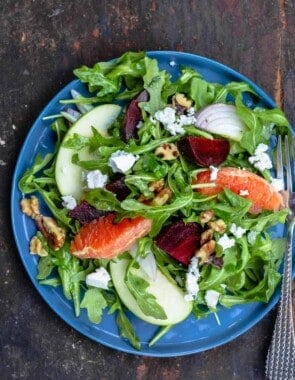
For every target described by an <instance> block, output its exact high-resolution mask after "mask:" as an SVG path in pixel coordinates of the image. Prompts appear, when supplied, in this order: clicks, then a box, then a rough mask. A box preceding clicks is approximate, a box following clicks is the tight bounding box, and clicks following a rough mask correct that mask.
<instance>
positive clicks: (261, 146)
mask: <svg viewBox="0 0 295 380" xmlns="http://www.w3.org/2000/svg"><path fill="white" fill-rule="evenodd" d="M267 150H268V146H267V145H266V144H259V145H257V147H256V149H255V154H260V153H265V152H267Z"/></svg>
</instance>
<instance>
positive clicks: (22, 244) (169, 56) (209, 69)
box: [11, 51, 282, 357]
mask: <svg viewBox="0 0 295 380" xmlns="http://www.w3.org/2000/svg"><path fill="white" fill-rule="evenodd" d="M148 54H149V56H150V57H153V58H156V59H157V60H158V62H159V65H160V67H161V69H165V70H167V71H168V72H170V73H171V75H172V77H173V78H174V79H175V78H176V77H177V76H178V73H179V67H180V65H185V66H190V67H192V68H194V69H195V70H197V71H198V72H200V73H201V74H202V75H203V76H204V77H205V79H207V80H208V81H210V82H219V83H222V84H225V83H227V82H231V81H245V82H247V83H248V84H250V85H251V86H252V87H253V89H254V90H255V91H256V92H257V94H258V95H259V97H260V98H261V102H260V104H261V105H262V106H264V107H267V108H273V107H275V103H274V102H273V100H272V99H271V98H270V97H269V96H267V95H266V94H265V93H264V92H263V91H262V90H261V89H260V88H259V87H257V86H256V85H255V84H254V83H252V82H251V81H250V80H249V79H247V78H246V77H244V76H243V75H241V74H239V73H237V72H236V71H234V70H232V69H230V68H228V67H226V66H224V65H222V64H220V63H218V62H215V61H212V60H210V59H207V58H203V57H200V56H196V55H192V54H187V53H180V52H173V51H171V52H170V51H153V52H149V53H148ZM71 89H76V90H77V91H80V92H82V93H87V91H86V89H85V87H84V85H82V84H81V83H80V81H78V80H74V81H73V82H71V83H69V84H68V85H67V86H66V87H64V88H63V89H62V90H61V91H60V92H59V93H58V94H57V95H56V96H55V97H54V98H53V99H52V100H51V101H50V102H49V103H48V105H47V106H46V107H45V108H44V110H43V111H42V112H41V114H40V115H39V117H38V118H37V120H36V121H35V123H34V125H33V127H32V128H31V130H30V132H29V133H28V135H27V138H26V140H25V143H24V145H23V147H22V150H21V152H20V155H19V158H18V161H17V165H16V168H15V173H14V177H13V183H12V194H11V213H12V225H13V231H14V236H15V240H16V244H17V247H18V251H19V254H20V257H21V259H22V262H23V264H24V266H25V268H26V270H27V272H28V274H29V276H30V278H31V280H32V282H33V284H34V286H35V287H36V289H37V290H38V292H39V293H40V294H41V296H42V297H43V299H44V300H45V301H46V302H47V303H48V305H49V306H50V307H51V308H52V309H53V310H54V311H55V312H56V313H57V314H58V315H59V316H60V317H61V318H62V319H63V320H64V321H65V322H66V323H67V324H69V325H70V326H71V327H73V328H74V329H76V330H77V331H79V332H80V333H82V334H84V335H85V336H87V337H89V338H91V339H93V340H94V341H96V342H98V343H101V344H103V345H105V346H108V347H112V348H114V349H117V350H120V351H124V352H128V353H132V354H137V355H147V356H157V357H172V356H180V355H188V354H192V353H197V352H200V351H204V350H208V349H211V348H213V347H217V346H220V345H222V344H224V343H226V342H229V341H231V340H232V339H234V338H236V337H238V336H239V335H241V334H243V333H244V332H245V331H247V330H248V329H250V328H251V327H252V326H253V325H255V324H256V323H257V322H258V321H259V320H261V319H262V318H263V317H264V316H265V315H266V313H267V312H268V311H269V310H271V309H272V308H273V306H274V305H275V304H276V302H277V301H278V298H279V290H277V291H276V292H275V294H274V295H273V297H272V299H271V300H270V302H269V303H268V304H263V303H252V304H248V305H242V306H235V307H232V308H231V309H225V308H221V309H220V311H219V312H218V316H219V319H220V323H221V325H220V326H219V325H218V324H217V323H216V320H215V317H214V316H213V315H210V316H209V317H207V318H205V319H201V320H196V319H194V318H193V317H189V318H188V319H187V320H185V321H184V322H182V323H181V324H179V325H177V326H175V327H174V328H173V329H172V330H171V331H170V332H168V333H167V334H166V335H165V336H164V337H163V338H162V339H161V340H159V342H158V343H157V344H156V345H155V346H154V347H151V348H150V347H148V341H149V340H150V339H151V338H152V337H153V336H154V334H155V332H156V331H157V327H155V326H153V325H150V324H147V323H145V322H143V321H141V320H139V319H138V318H136V317H135V316H133V315H131V314H130V319H131V322H132V324H133V325H134V327H135V330H136V333H137V335H138V336H139V337H140V340H141V344H142V348H141V351H140V352H138V351H136V350H135V349H133V348H132V347H131V346H130V345H129V343H128V342H126V341H125V340H123V339H122V338H120V336H119V334H118V330H117V326H116V323H115V317H114V315H108V314H107V313H104V316H103V320H102V322H101V323H100V324H99V325H95V324H93V323H91V322H89V320H88V318H87V316H86V313H85V311H84V310H82V313H81V316H80V317H79V318H76V317H75V316H74V311H73V305H72V303H71V302H68V301H67V300H66V299H65V297H64V296H63V294H62V291H61V289H60V288H56V289H55V288H52V287H48V286H41V285H39V284H38V282H37V281H36V274H37V269H36V268H37V258H36V257H35V256H32V255H30V253H29V241H30V239H31V237H32V236H33V235H34V234H35V232H36V229H35V224H34V222H33V221H32V220H31V219H30V218H28V217H26V216H25V215H24V214H23V213H22V212H21V210H20V206H19V202H20V199H21V198H22V193H21V192H20V191H19V189H18V186H17V184H18V181H19V179H20V177H21V176H22V174H23V173H24V171H25V170H26V169H27V168H28V167H30V166H31V165H32V163H33V160H34V157H35V156H36V154H37V153H41V154H42V155H44V154H45V153H47V152H52V151H53V148H54V135H53V133H52V132H51V131H50V129H49V125H50V123H51V121H44V120H42V118H43V117H44V116H48V115H53V114H56V113H59V111H60V109H61V105H60V103H59V100H60V99H67V98H70V97H71V95H70V90H71ZM43 206H44V205H43ZM44 211H46V210H45V209H44ZM274 233H275V234H279V235H281V234H282V226H278V227H276V228H275V229H274Z"/></svg>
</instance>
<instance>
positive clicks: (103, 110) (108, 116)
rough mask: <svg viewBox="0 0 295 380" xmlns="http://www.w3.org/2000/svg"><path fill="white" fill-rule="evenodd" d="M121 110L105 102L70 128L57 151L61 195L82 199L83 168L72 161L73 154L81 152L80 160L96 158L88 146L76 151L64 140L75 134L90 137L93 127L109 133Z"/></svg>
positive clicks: (57, 169)
mask: <svg viewBox="0 0 295 380" xmlns="http://www.w3.org/2000/svg"><path fill="white" fill-rule="evenodd" d="M120 112H121V107H120V106H118V105H116V104H104V105H100V106H97V107H95V108H93V109H92V110H91V111H89V112H87V113H85V114H84V115H82V116H81V117H80V118H79V119H78V120H77V121H76V122H75V123H74V124H73V125H72V126H71V128H70V129H69V131H68V132H67V134H66V135H65V137H64V140H63V143H62V144H61V146H60V149H59V151H58V153H57V158H56V165H55V180H56V183H57V187H58V189H59V191H60V193H61V195H72V196H73V197H74V198H75V199H76V200H80V198H81V196H82V193H83V181H82V169H81V168H80V167H79V166H77V165H75V164H73V163H72V156H73V155H74V154H77V153H78V154H79V159H80V160H91V159H94V158H95V154H94V153H90V152H89V150H88V148H83V149H80V150H79V151H76V150H74V149H69V148H65V147H64V146H63V145H64V142H65V141H67V140H69V139H70V138H71V137H73V135H74V134H78V135H81V136H86V137H90V136H91V135H92V127H94V128H96V129H97V130H98V132H100V133H101V134H102V135H103V136H107V135H108V132H107V131H108V128H109V127H110V126H111V124H112V123H113V122H114V121H115V120H116V118H117V117H118V115H119V114H120Z"/></svg>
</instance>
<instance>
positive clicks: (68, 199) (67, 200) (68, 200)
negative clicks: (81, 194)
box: [61, 195, 77, 210]
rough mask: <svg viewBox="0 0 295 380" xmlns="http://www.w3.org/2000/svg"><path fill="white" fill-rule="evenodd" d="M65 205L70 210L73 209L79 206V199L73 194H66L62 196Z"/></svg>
mask: <svg viewBox="0 0 295 380" xmlns="http://www.w3.org/2000/svg"><path fill="white" fill-rule="evenodd" d="M61 199H62V205H63V207H65V208H67V209H68V210H73V209H74V208H75V207H76V206H77V201H76V199H75V198H74V197H72V196H71V195H64V196H62V197H61Z"/></svg>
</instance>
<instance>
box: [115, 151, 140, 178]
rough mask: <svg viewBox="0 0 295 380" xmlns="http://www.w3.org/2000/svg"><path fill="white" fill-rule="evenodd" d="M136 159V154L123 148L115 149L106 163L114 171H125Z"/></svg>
mask: <svg viewBox="0 0 295 380" xmlns="http://www.w3.org/2000/svg"><path fill="white" fill-rule="evenodd" d="M137 160H138V156H135V155H134V154H132V153H127V152H125V151H124V150H117V151H116V152H114V153H112V155H111V157H110V159H109V163H108V165H109V166H110V167H111V168H112V171H113V172H114V173H123V174H124V173H126V172H127V171H128V170H129V169H131V168H132V166H133V165H134V164H135V162H136V161H137Z"/></svg>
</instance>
